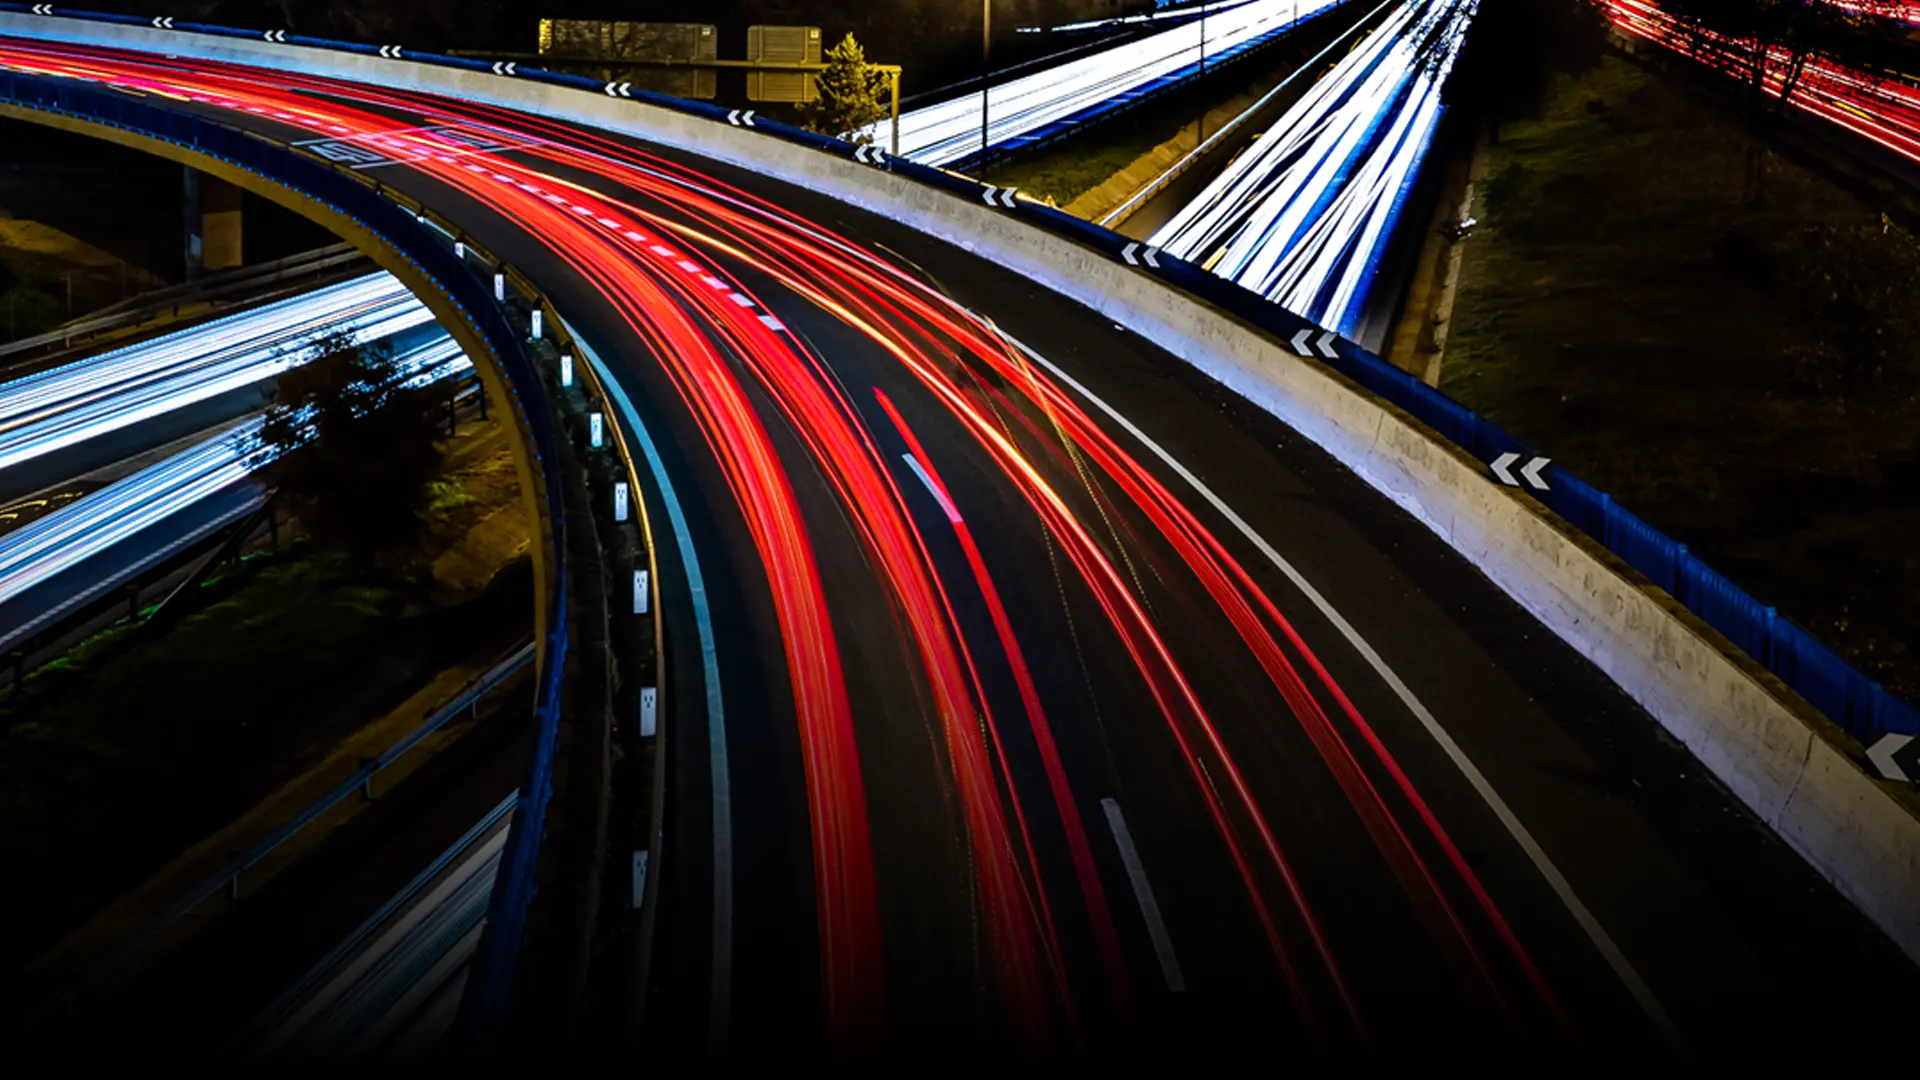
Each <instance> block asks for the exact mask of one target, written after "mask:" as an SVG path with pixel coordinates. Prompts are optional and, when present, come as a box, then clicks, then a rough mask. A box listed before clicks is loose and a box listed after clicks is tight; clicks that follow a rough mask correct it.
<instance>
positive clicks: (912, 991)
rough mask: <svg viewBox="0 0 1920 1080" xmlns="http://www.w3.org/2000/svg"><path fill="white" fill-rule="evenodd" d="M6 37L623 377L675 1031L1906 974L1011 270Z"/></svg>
mask: <svg viewBox="0 0 1920 1080" xmlns="http://www.w3.org/2000/svg"><path fill="white" fill-rule="evenodd" d="M0 63H4V64H6V65H9V66H12V67H15V68H18V69H24V70H32V71H45V72H64V73H67V74H72V75H81V76H84V77H88V78H94V79H101V80H105V81H109V82H112V83H114V84H116V85H120V86H122V87H124V88H127V89H129V90H133V91H136V92H143V93H154V92H156V91H164V92H166V93H168V94H171V95H174V96H175V101H174V104H175V105H176V106H177V107H180V108H184V109H195V110H200V111H203V112H206V113H208V114H211V115H216V116H219V117H220V118H222V119H225V120H227V121H229V122H233V123H237V124H241V125H244V126H246V127H249V128H251V129H254V130H257V131H259V132H261V133H262V134H265V135H268V136H270V137H274V138H279V139H284V140H288V141H298V140H311V139H326V140H329V141H330V142H329V145H328V146H327V147H326V150H328V151H330V152H333V153H336V154H338V155H339V156H340V157H346V156H349V155H358V156H360V157H362V161H361V164H362V165H363V166H367V167H373V168H377V169H379V170H380V172H381V178H382V179H383V180H384V181H386V182H387V183H389V184H391V185H393V186H395V187H396V188H399V189H401V190H404V191H406V192H408V193H410V194H412V195H414V196H416V197H418V198H420V199H422V200H423V201H425V202H426V203H428V204H430V205H432V206H433V207H435V208H436V209H437V210H440V211H442V212H444V213H445V214H447V215H448V216H449V217H451V218H452V219H453V220H455V221H458V222H460V223H461V224H462V226H463V227H464V228H465V229H466V230H467V231H468V232H469V233H470V234H471V235H472V236H474V237H475V238H476V239H478V240H480V241H481V242H483V243H485V244H486V245H487V246H488V247H490V248H491V249H492V250H493V251H495V252H497V253H499V254H500V255H502V256H503V257H505V258H507V259H509V260H511V261H512V262H514V263H515V264H516V265H518V266H519V267H521V268H522V269H523V270H525V271H527V272H528V273H529V274H530V275H531V276H532V277H533V278H534V279H535V280H537V281H539V282H541V283H542V285H543V287H544V288H545V289H547V291H548V294H549V296H550V298H551V299H552V300H553V302H554V303H555V305H556V306H557V307H558V309H559V310H560V311H561V313H562V314H563V315H564V317H565V318H566V319H567V321H568V322H569V323H570V324H571V325H572V326H573V327H574V328H575V329H576V330H577V331H578V332H579V333H580V335H581V336H582V338H583V339H584V340H585V341H586V342H588V343H589V344H590V345H591V346H592V347H593V350H594V353H595V354H596V356H597V357H598V358H599V359H600V361H601V362H603V363H604V364H605V365H606V367H607V369H608V370H609V372H610V373H611V375H612V376H613V378H614V380H615V382H616V384H617V386H618V388H619V391H620V396H622V397H623V398H624V399H625V401H626V404H625V406H624V407H623V409H622V412H623V422H633V421H637V422H638V423H639V424H640V425H642V426H643V427H644V430H645V432H646V441H650V442H652V443H653V444H655V445H656V446H657V447H658V448H659V453H660V459H661V463H662V468H663V470H664V473H665V475H666V477H667V478H668V479H669V480H670V486H671V488H672V493H673V494H672V497H669V496H668V494H667V492H666V491H664V490H663V489H662V487H661V485H659V484H658V483H657V482H655V483H653V484H651V485H650V486H649V490H648V491H647V492H646V494H647V497H648V498H649V499H650V500H651V501H652V505H654V506H655V507H660V508H664V509H665V510H666V513H665V514H664V515H661V514H659V512H658V511H656V520H657V521H658V520H661V519H662V518H664V520H665V521H666V522H667V523H668V524H666V525H662V526H660V527H659V528H658V529H657V531H658V532H660V533H662V534H663V536H662V541H661V549H662V554H663V562H662V573H663V576H664V579H665V580H664V581H663V582H662V584H661V587H660V590H659V594H660V597H661V602H662V603H663V604H664V605H665V607H664V611H665V613H666V617H667V624H668V633H669V650H670V652H669V663H670V671H669V675H668V683H667V686H668V706H669V710H670V711H669V715H668V720H667V722H668V723H670V724H672V725H673V730H674V732H675V735H676V739H675V741H674V743H673V746H674V748H675V749H674V758H673V761H672V762H671V776H670V791H669V794H670V798H671V801H670V804H669V808H670V809H669V812H670V815H671V817H670V820H669V830H670V835H669V841H668V850H667V851H666V853H665V855H664V864H665V865H664V868H663V872H664V873H665V874H666V877H665V878H663V879H662V880H663V882H664V883H665V893H664V895H665V897H666V899H665V901H664V903H665V908H664V910H663V912H662V924H661V932H660V937H659V940H660V942H661V948H662V949H663V950H664V954H663V956H662V959H661V961H660V963H659V964H658V965H657V966H656V973H657V977H658V993H657V996H656V998H655V1002H654V1005H655V1007H654V1011H653V1017H654V1021H655V1023H654V1031H653V1033H652V1037H651V1038H650V1041H649V1048H650V1049H658V1050H659V1051H661V1052H663V1053H668V1052H674V1051H684V1052H687V1053H718V1054H723V1055H730V1056H732V1057H734V1058H736V1059H742V1060H758V1059H764V1060H766V1061H769V1062H780V1063H789V1064H790V1063H792V1062H794V1061H795V1060H798V1059H803V1058H805V1057H808V1056H809V1055H811V1054H815V1053H827V1054H835V1055H848V1056H860V1055H866V1054H889V1053H891V1054H900V1055H906V1056H914V1057H919V1056H930V1055H938V1056H947V1057H954V1058H990V1057H1003V1056H1015V1057H1027V1058H1047V1057H1054V1056H1061V1055H1068V1056H1092V1057H1110V1058H1116V1059H1123V1060H1129V1061H1134V1062H1138V1061H1142V1060H1145V1059H1146V1058H1148V1057H1150V1056H1154V1055H1165V1056H1166V1057H1168V1058H1169V1059H1173V1060H1178V1061H1182V1062H1186V1063H1189V1064H1191V1063H1194V1062H1196V1061H1201V1060H1204V1059H1207V1058H1209V1057H1211V1056H1213V1055H1216V1054H1217V1055H1219V1057H1220V1058H1221V1060H1223V1061H1226V1060H1238V1059H1239V1058H1240V1057H1241V1056H1242V1055H1244V1054H1245V1053H1247V1052H1249V1051H1258V1050H1262V1049H1266V1050H1283V1051H1284V1050H1296V1049H1300V1048H1308V1049H1314V1048H1317V1049H1320V1050H1323V1051H1324V1052H1327V1053H1330V1054H1335V1055H1338V1054H1342V1053H1346V1052H1350V1051H1355V1050H1360V1049H1363V1048H1372V1049H1378V1050H1385V1051H1387V1052H1393V1051H1395V1050H1396V1049H1403V1048H1406V1047H1409V1046H1413V1045H1418V1044H1423V1043H1429V1042H1432V1043H1444V1044H1447V1045H1449V1046H1462V1045H1465V1046H1473V1047H1475V1048H1476V1049H1478V1048H1490V1049H1495V1050H1509V1049H1518V1050H1533V1051H1549V1052H1552V1051H1565V1050H1580V1051H1585V1052H1590V1053H1596V1054H1602V1055H1605V1054H1610V1053H1637V1052H1641V1051H1647V1050H1666V1049H1670V1048H1671V1049H1676V1050H1677V1048H1679V1047H1681V1046H1689V1047H1693V1048H1695V1049H1696V1050H1697V1049H1699V1048H1702V1047H1707V1046H1712V1045H1714V1044H1724V1043H1729V1042H1733V1041H1743V1042H1749V1043H1750V1042H1772V1041H1794V1040H1804V1041H1807V1042H1809V1043H1810V1042H1813V1041H1822V1042H1825V1041H1829V1040H1833V1039H1836V1038H1840V1037H1853V1036H1855V1035H1857V1033H1858V1032H1860V1031H1862V1030H1872V1029H1873V1027H1874V1025H1875V1024H1878V1023H1893V1022H1895V1021H1896V1018H1898V1017H1903V1016H1906V1015H1910V1011H1911V1009H1912V1008H1913V1006H1914V1005H1915V1004H1916V1003H1920V987H1916V980H1915V973H1914V971H1913V970H1912V968H1911V967H1910V965H1909V964H1908V963H1907V961H1905V960H1904V958H1902V957H1901V956H1900V955H1899V953H1898V952H1897V950H1895V949H1894V948H1893V947H1892V946H1891V945H1890V944H1888V943H1887V942H1886V941H1885V940H1884V939H1883V938H1881V937H1880V936H1879V935H1878V934H1877V932H1875V931H1873V930H1872V929H1871V928H1870V927H1868V925H1867V924H1866V922H1865V920H1864V919H1863V918H1861V917H1859V916H1858V915H1857V913H1855V912H1853V911H1852V909H1850V908H1849V907H1847V906H1846V905H1845V904H1844V902H1842V901H1841V900H1840V899H1839V898H1838V897H1837V895H1836V894H1834V893H1833V892H1832V891H1831V890H1829V889H1827V888H1826V887H1825V886H1824V884H1822V883H1821V882H1820V881H1819V879H1818V878H1817V877H1816V876H1815V875H1814V874H1813V873H1812V871H1810V870H1809V869H1808V868H1807V867H1806V866H1805V865H1804V864H1802V863H1801V862H1800V861H1799V860H1798V859H1797V858H1796V857H1794V856H1793V855H1792V854H1791V853H1789V852H1788V851H1787V850H1786V849H1785V848H1784V847H1783V846H1781V845H1780V844H1778V843H1777V842H1776V841H1774V840H1773V839H1772V838H1771V837H1770V836H1769V835H1768V834H1767V833H1766V832H1765V831H1764V829H1763V828H1762V827H1761V826H1760V825H1759V824H1758V823H1757V822H1756V821H1754V820H1753V819H1752V818H1751V817H1750V816H1748V815H1746V814H1745V813H1744V811H1742V810H1741V809H1740V808H1739V806H1738V805H1737V803H1735V801H1734V800H1733V799H1732V798H1731V797H1729V796H1727V795H1726V794H1725V793H1724V792H1722V791H1720V790H1719V789H1718V788H1717V787H1716V786H1715V785H1713V784H1712V782H1711V781H1709V780H1707V779H1705V778H1704V773H1703V771H1702V770H1701V769H1700V768H1698V767H1697V766H1696V765H1695V764H1694V763H1693V762H1692V760H1691V759H1690V758H1689V757H1688V756H1687V755H1686V753H1685V751H1684V750H1683V749H1681V748H1680V747H1678V746H1676V745H1674V744H1672V743H1671V742H1670V741H1668V740H1667V739H1665V738H1664V737H1663V736H1662V735H1661V734H1660V732H1659V729H1658V727H1657V725H1656V724H1655V723H1654V722H1653V721H1652V720H1651V719H1650V718H1649V717H1647V716H1646V715H1645V714H1644V713H1643V712H1641V711H1640V710H1639V709H1638V708H1637V707H1635V706H1634V705H1633V704H1632V703H1631V702H1629V701H1628V700H1627V698H1626V697H1625V696H1624V695H1623V694H1621V693H1620V692H1619V691H1618V690H1617V689H1616V688H1615V687H1613V686H1612V685H1611V684H1610V683H1608V682H1607V681H1606V680H1605V679H1604V678H1603V677H1601V676H1600V675H1599V674H1598V673H1597V672H1596V671H1595V670H1594V669H1593V668H1591V667H1590V666H1589V665H1587V664H1586V663H1584V662H1583V661H1581V660H1580V659H1578V658H1577V657H1576V656H1575V655H1574V654H1573V653H1572V652H1571V651H1570V650H1569V649H1567V648H1565V647H1564V646H1563V645H1561V644H1560V643H1558V642H1557V641H1555V640H1552V639H1550V637H1549V635H1547V634H1546V633H1545V631H1543V630H1542V629H1541V628H1540V627H1539V626H1538V625H1537V624H1535V623H1533V622H1532V621H1531V620H1530V619H1528V618H1527V617H1526V616H1525V615H1524V614H1523V613H1522V612H1521V611H1520V610H1519V609H1518V608H1517V607H1516V606H1514V605H1513V604H1511V603H1510V602H1508V601H1507V600H1506V599H1505V598H1504V597H1502V596H1501V595H1500V594H1499V593H1498V592H1497V591H1496V590H1495V589H1494V588H1493V587H1492V586H1491V585H1490V584H1489V583H1488V582H1486V581H1485V580H1484V579H1482V578H1480V577H1479V576H1478V575H1477V574H1476V573H1475V572H1474V571H1472V570H1471V569H1470V568H1469V567H1468V565H1467V564H1466V563H1465V562H1464V561H1463V560H1462V559H1460V558H1459V557H1457V556H1456V555H1454V554H1453V553H1452V552H1450V551H1449V550H1447V549H1446V548H1445V547H1444V545H1442V544H1441V543H1440V542H1439V541H1438V540H1437V539H1436V538H1435V537H1433V536H1432V535H1431V534H1429V533H1427V532H1426V531H1424V530H1423V529H1422V528H1421V527H1420V526H1418V525H1417V524H1416V523H1414V522H1413V521H1412V520H1411V519H1409V518H1407V517H1406V516H1405V515H1403V514H1401V513H1400V512H1398V511H1397V510H1395V509H1393V508H1392V507H1391V506H1390V505H1389V504H1388V503H1387V502H1386V501H1385V500H1383V499H1382V498H1380V497H1379V496H1378V495H1376V494H1375V493H1374V492H1372V491H1371V490H1370V489H1368V488H1366V487H1365V486H1364V485H1363V484H1361V483H1360V482H1359V481H1358V480H1357V479H1355V478H1354V477H1353V476H1351V475H1350V474H1348V473H1346V472H1344V471H1343V470H1341V469H1340V468H1339V467H1338V466H1336V465H1334V464H1333V463H1332V462H1331V461H1330V459H1328V458H1327V457H1325V456H1324V455H1323V454H1322V453H1320V452H1319V451H1318V450H1317V449H1316V448H1314V447H1313V446H1311V445H1309V444H1307V443H1306V442H1305V441H1304V440H1302V439H1301V438H1300V437H1298V436H1297V435H1295V434H1294V433H1292V432H1290V431H1288V430H1287V429H1285V428H1284V427H1282V426H1280V425H1278V424H1277V423H1275V422H1273V421H1271V420H1270V419H1267V418H1265V417H1263V416H1261V415H1258V414H1255V413H1254V412H1253V411H1252V410H1251V409H1250V408H1248V407H1246V406H1245V405H1244V404H1242V403H1239V402H1237V401H1234V400H1230V399H1229V398H1228V396H1227V395H1226V394H1225V393H1224V392H1223V391H1221V390H1220V389H1219V388H1218V387H1216V386H1213V385H1212V384H1209V383H1208V382H1206V381H1205V380H1204V379H1203V378H1201V377H1200V376H1198V375H1196V374H1194V373H1193V372H1192V371H1191V370H1190V369H1187V368H1185V367H1184V366H1183V365H1181V364H1180V363H1179V362H1177V361H1176V360H1174V359H1173V358H1172V357H1170V356H1168V355H1166V354H1165V353H1163V352H1161V351H1160V350H1158V349H1157V348H1155V347H1153V346H1151V345H1149V344H1147V343H1145V342H1143V341H1142V340H1140V339H1139V338H1137V337H1136V336H1134V335H1131V334H1129V333H1126V332H1124V331H1122V330H1119V329H1117V328H1115V327H1114V326H1113V325H1112V324H1110V323H1107V322H1106V321H1104V320H1102V319H1100V318H1098V317H1097V316H1095V315H1094V314H1092V313H1091V312H1089V311H1087V310H1085V309H1082V308H1079V307H1076V306H1074V305H1072V304H1069V303H1066V302H1063V301H1061V300H1060V299H1058V298H1057V297H1055V296H1052V295H1051V294H1048V293H1046V292H1045V291H1043V290H1041V289H1040V288H1038V287H1037V286H1035V285H1033V284H1032V283H1031V282H1028V281H1026V280H1025V279H1022V278H1019V277H1017V276H1015V275H1013V274H1011V273H1009V272H1007V271H1005V270H1004V269H1002V268H1000V267H998V266H996V265H993V264H991V263H989V262H986V261H983V260H981V259H979V258H976V257H974V256H972V255H969V254H967V253H965V252H963V251H960V250H958V249H956V248H953V247H951V246H948V245H945V244H943V243H940V242H936V241H933V240H930V239H928V238H926V237H925V236H923V235H920V234H917V233H914V232H912V231H910V230H907V229H904V228H902V227H899V226H897V225H894V224H892V223H890V222H887V221H884V220H882V219H880V218H878V217H876V216H873V215H870V214H866V213H863V212H861V211H859V210H857V209H854V208H852V207H849V206H846V205H844V204H840V203H836V202H831V201H829V200H826V199H824V198H822V197H819V196H816V195H814V194H813V193H810V192H806V191H800V190H796V189H793V188H791V187H787V186H784V185H781V184H779V183H776V182H772V181H769V180H766V179H765V178H762V177H758V176H754V175H751V174H748V173H746V172H744V171H742V170H738V169H732V168H722V167H720V166H718V165H714V164H711V163H706V162H702V161H699V160H697V159H691V158H688V157H685V156H683V155H678V154H674V153H668V152H664V151H661V150H658V149H656V148H647V147H642V146H638V145H636V144H634V143H631V142H629V141H626V140H623V139H618V138H614V137H610V136H605V135H601V134H596V133H594V132H591V131H586V130H582V129H577V128H574V127H570V126H567V125H564V124H559V123H556V122H552V121H548V120H544V119H542V118H538V117H532V116H523V115H514V114H508V113H502V112H497V111H494V110H491V109H487V108H484V107H481V106H475V105H472V104H469V103H464V102H456V101H447V100H435V99H429V98H424V97H421V96H418V95H414V94H402V93H399V92H388V91H383V90H378V89H374V88H368V87H358V86H348V85H341V84H335V83H331V82H327V81H324V80H318V79H307V78H299V77H288V76H281V75H276V76H274V77H272V78H270V79H269V78H259V77H250V76H249V75H248V74H247V73H246V72H245V71H243V70H236V69H230V68H222V67H219V66H217V65H210V64H205V63H199V62H186V61H169V60H166V59H164V58H161V57H158V56H151V55H139V54H113V53H108V52H104V51H100V50H83V49H76V48H67V47H53V46H46V45H42V44H37V43H33V42H29V41H23V40H17V39H4V38H0ZM762 200H766V201H764V202H763V201H762ZM686 555H691V556H692V559H691V560H689V559H688V558H686V557H685V556H686ZM695 580H697V581H698V582H699V585H700V588H698V589H694V588H690V582H692V581H695ZM1783 927H1791V931H1790V932H1785V931H1783V929H1782V928H1783ZM123 1034H124V1033H123ZM136 1034H137V1033H136Z"/></svg>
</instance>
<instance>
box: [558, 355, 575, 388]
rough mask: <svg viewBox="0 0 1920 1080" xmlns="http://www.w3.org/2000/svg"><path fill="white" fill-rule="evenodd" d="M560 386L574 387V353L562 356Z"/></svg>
mask: <svg viewBox="0 0 1920 1080" xmlns="http://www.w3.org/2000/svg"><path fill="white" fill-rule="evenodd" d="M560 385H561V386H572V385H573V354H572V353H561V354H560Z"/></svg>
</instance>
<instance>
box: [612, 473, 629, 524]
mask: <svg viewBox="0 0 1920 1080" xmlns="http://www.w3.org/2000/svg"><path fill="white" fill-rule="evenodd" d="M613 520H615V521H625V520H627V482H626V481H625V480H616V481H614V484H613Z"/></svg>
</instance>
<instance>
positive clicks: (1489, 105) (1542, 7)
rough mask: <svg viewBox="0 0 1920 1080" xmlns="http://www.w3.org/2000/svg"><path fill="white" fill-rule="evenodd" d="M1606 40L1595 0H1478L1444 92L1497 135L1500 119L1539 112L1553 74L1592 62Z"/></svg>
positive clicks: (1575, 71)
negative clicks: (1476, 8)
mask: <svg viewBox="0 0 1920 1080" xmlns="http://www.w3.org/2000/svg"><path fill="white" fill-rule="evenodd" d="M1606 47H1607V15H1606V11H1605V10H1604V9H1603V8H1602V7H1601V6H1600V5H1599V4H1598V3H1596V2H1595V0H1480V7H1479V9H1478V11H1477V12H1476V13H1475V14H1474V17H1473V21H1472V22H1471V23H1470V24H1468V27H1467V40H1466V43H1465V44H1464V45H1462V46H1461V48H1460V56H1459V58H1458V59H1457V60H1455V61H1454V68H1453V75H1452V77H1450V78H1449V79H1448V80H1447V85H1446V87H1445V88H1444V90H1443V91H1442V100H1443V101H1445V102H1446V103H1447V104H1448V105H1449V106H1455V107H1461V108H1465V109H1467V110H1468V111H1469V112H1470V113H1471V114H1475V115H1478V116H1480V117H1482V118H1483V119H1484V120H1485V121H1486V122H1487V125H1488V129H1489V131H1490V133H1491V136H1492V138H1493V141H1494V142H1499V141H1500V125H1501V124H1502V123H1504V122H1506V121H1509V120H1517V119H1520V118H1521V117H1526V116H1533V115H1536V114H1538V112H1539V110H1540V107H1541V106H1542V105H1543V104H1544V103H1545V102H1546V99H1547V95H1548V93H1549V92H1550V91H1551V90H1552V88H1553V81H1554V79H1555V77H1556V76H1559V75H1562V74H1568V75H1572V74H1578V73H1580V72H1582V71H1586V70H1588V69H1590V68H1592V67H1593V66H1594V65H1596V64H1598V63H1599V62H1600V58H1601V56H1602V55H1604V54H1605V52H1606Z"/></svg>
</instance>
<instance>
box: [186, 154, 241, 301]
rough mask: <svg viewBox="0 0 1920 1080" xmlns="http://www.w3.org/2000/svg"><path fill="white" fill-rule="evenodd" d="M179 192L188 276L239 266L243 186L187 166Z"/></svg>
mask: <svg viewBox="0 0 1920 1080" xmlns="http://www.w3.org/2000/svg"><path fill="white" fill-rule="evenodd" d="M180 193H181V219H182V220H181V224H182V226H183V228H184V245H183V246H184V252H185V268H186V276H187V278H188V279H189V280H191V279H193V278H196V277H199V276H200V274H201V272H203V271H207V270H230V269H232V268H233V267H236V266H239V265H240V264H241V262H242V261H243V259H242V247H241V228H240V225H241V219H240V208H241V203H242V199H243V197H244V196H243V194H242V192H241V190H240V189H239V188H237V187H235V186H233V185H232V184H229V183H227V182H226V181H224V180H220V179H217V178H215V177H212V176H208V175H206V174H205V173H203V172H201V171H200V170H198V169H195V168H193V167H192V166H187V167H185V171H184V173H183V174H182V180H181V189H180Z"/></svg>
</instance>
